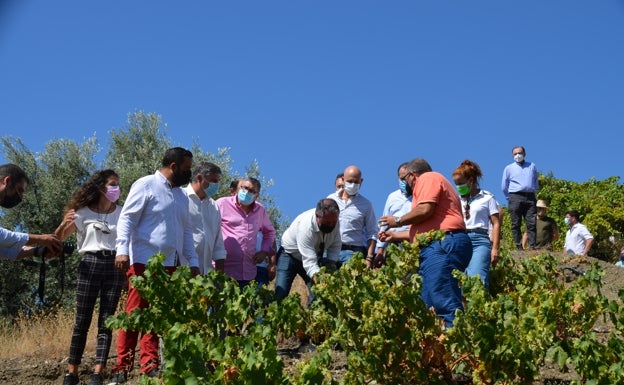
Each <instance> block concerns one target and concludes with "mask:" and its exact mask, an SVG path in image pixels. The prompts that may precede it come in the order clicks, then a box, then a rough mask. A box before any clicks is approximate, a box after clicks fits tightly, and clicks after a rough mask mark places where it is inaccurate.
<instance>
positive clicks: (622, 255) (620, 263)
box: [615, 247, 624, 267]
mask: <svg viewBox="0 0 624 385" xmlns="http://www.w3.org/2000/svg"><path fill="white" fill-rule="evenodd" d="M615 266H619V267H624V247H622V249H620V260H619V261H617V262H616V263H615Z"/></svg>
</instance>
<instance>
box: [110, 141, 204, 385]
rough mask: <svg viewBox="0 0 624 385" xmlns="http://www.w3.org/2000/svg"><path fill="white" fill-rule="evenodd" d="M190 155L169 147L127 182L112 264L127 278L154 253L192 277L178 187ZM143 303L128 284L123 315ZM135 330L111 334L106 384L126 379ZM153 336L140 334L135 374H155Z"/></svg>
mask: <svg viewBox="0 0 624 385" xmlns="http://www.w3.org/2000/svg"><path fill="white" fill-rule="evenodd" d="M192 165H193V154H192V153H191V152H190V151H188V150H186V149H184V148H181V147H174V148H170V149H169V150H167V151H166V153H165V156H164V157H163V160H162V167H161V169H160V170H158V171H156V172H155V173H154V174H152V175H148V176H144V177H142V178H140V179H138V180H137V181H136V182H134V183H133V184H132V187H131V188H130V192H129V193H128V197H127V198H126V202H125V204H124V206H123V209H122V211H121V214H120V216H119V222H118V223H117V242H116V249H117V250H116V251H117V256H116V257H115V266H116V267H117V269H119V270H121V271H123V272H125V273H126V276H127V277H128V279H130V278H131V277H133V276H143V273H144V272H145V265H146V264H147V262H148V260H149V259H150V258H151V257H152V256H153V255H154V254H157V253H162V254H164V255H165V256H166V258H165V261H164V266H165V268H166V269H167V271H169V273H173V272H174V271H175V270H176V267H177V266H179V265H182V264H186V265H189V266H191V272H192V273H193V275H197V274H199V261H198V257H197V253H196V251H195V245H194V242H193V228H192V224H191V221H190V216H189V211H188V210H189V200H188V197H187V195H186V194H185V193H184V191H183V190H182V189H181V188H180V187H181V186H183V185H185V184H187V183H189V181H190V179H191V167H192ZM148 306H149V304H148V303H147V301H146V300H145V299H143V298H141V296H140V295H139V292H138V290H136V288H134V287H133V286H132V284H131V283H129V284H128V299H127V302H126V309H125V311H126V313H128V314H130V313H131V312H132V311H133V310H134V309H137V308H147V307H148ZM138 337H139V332H138V331H135V330H120V331H119V335H118V337H117V364H116V365H115V367H114V368H113V376H112V378H111V382H110V383H111V384H120V383H123V382H126V381H127V378H128V377H127V375H128V372H129V371H131V370H132V369H133V367H134V352H135V349H136V345H137V341H138ZM158 343H159V339H158V336H157V335H156V334H154V333H144V334H143V335H142V336H141V354H140V358H139V362H140V365H141V366H140V369H139V370H140V372H141V374H142V375H146V376H148V377H156V376H158V375H159V374H160V371H159V366H160V359H159V356H158Z"/></svg>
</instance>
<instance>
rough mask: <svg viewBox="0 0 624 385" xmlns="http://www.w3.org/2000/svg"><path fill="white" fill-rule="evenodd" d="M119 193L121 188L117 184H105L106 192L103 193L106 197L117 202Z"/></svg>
mask: <svg viewBox="0 0 624 385" xmlns="http://www.w3.org/2000/svg"><path fill="white" fill-rule="evenodd" d="M119 195H121V189H120V188H119V186H106V192H105V193H104V196H106V199H108V200H109V201H111V202H113V203H115V202H117V199H119Z"/></svg>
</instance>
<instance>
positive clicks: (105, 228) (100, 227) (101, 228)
mask: <svg viewBox="0 0 624 385" xmlns="http://www.w3.org/2000/svg"><path fill="white" fill-rule="evenodd" d="M93 227H94V228H95V229H96V230H99V231H101V232H102V234H110V233H111V230H110V228H109V227H108V223H106V222H104V221H98V223H94V224H93Z"/></svg>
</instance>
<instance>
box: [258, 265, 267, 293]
mask: <svg viewBox="0 0 624 385" xmlns="http://www.w3.org/2000/svg"><path fill="white" fill-rule="evenodd" d="M256 283H257V284H258V288H260V287H262V286H264V285H268V284H269V270H268V269H267V268H266V267H262V266H257V267H256Z"/></svg>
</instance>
